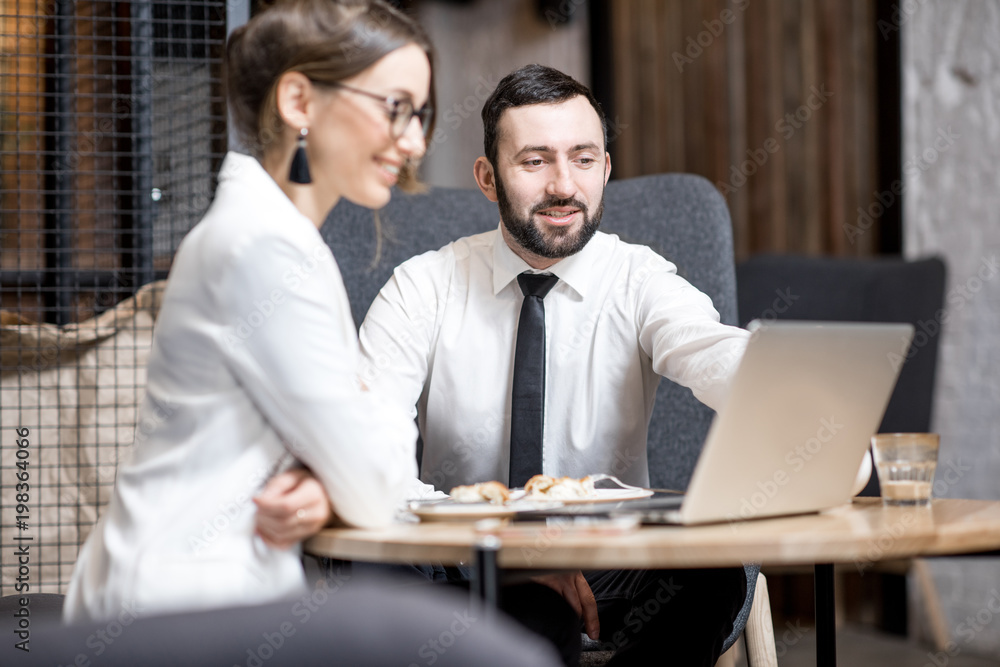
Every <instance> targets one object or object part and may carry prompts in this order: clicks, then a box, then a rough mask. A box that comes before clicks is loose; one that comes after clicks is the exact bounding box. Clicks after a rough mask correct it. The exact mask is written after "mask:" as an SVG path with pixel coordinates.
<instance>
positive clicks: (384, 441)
mask: <svg viewBox="0 0 1000 667" xmlns="http://www.w3.org/2000/svg"><path fill="white" fill-rule="evenodd" d="M219 181H220V182H219V187H218V190H217V192H216V196H215V200H214V202H213V203H212V206H211V208H210V209H209V211H208V213H207V214H206V216H205V218H204V219H203V220H202V221H201V222H200V223H199V224H198V225H197V226H196V227H195V228H194V229H193V230H192V231H191V233H190V234H188V236H187V237H186V238H185V239H184V241H183V242H182V243H181V247H180V248H179V250H178V252H177V255H176V257H175V259H174V264H173V267H172V269H171V273H170V279H169V281H168V284H167V288H166V292H165V295H164V301H163V305H162V308H161V310H160V313H159V317H158V319H157V322H156V329H155V333H154V337H153V348H152V351H151V355H150V359H149V365H148V380H147V384H146V393H145V397H144V399H143V403H142V406H141V411H140V415H139V420H138V424H137V428H136V437H135V445H134V447H133V449H132V452H131V454H130V456H129V458H127V459H126V460H124V461H123V462H122V463H121V464H120V466H119V469H118V477H117V480H116V484H115V491H114V495H113V497H112V498H111V501H110V504H109V506H108V508H107V510H106V511H105V512H104V515H103V516H102V517H101V519H100V521H99V522H98V523H97V525H96V527H95V528H94V530H93V532H92V533H91V534H90V536H89V538H88V539H87V542H86V544H85V545H84V547H83V549H82V550H81V552H80V556H79V560H78V561H77V564H76V569H75V571H74V573H73V579H72V582H71V584H70V589H69V593H68V597H67V600H66V604H65V611H64V616H65V618H66V620H68V621H70V622H76V621H84V620H102V619H109V618H116V617H118V615H119V614H120V613H121V612H122V611H123V610H124V609H125V608H126V607H128V608H133V609H135V610H138V611H139V612H140V613H148V612H158V613H162V612H169V611H181V610H191V609H202V608H210V607H219V606H230V605H238V604H250V603H257V602H265V601H269V600H274V599H277V598H280V597H283V596H287V595H291V594H295V593H297V592H299V591H301V590H303V588H304V583H305V582H304V577H303V573H302V566H301V563H300V560H299V558H300V550H299V549H298V548H293V549H288V550H281V549H276V548H272V547H269V546H267V545H265V544H264V543H263V541H262V540H261V539H260V538H259V537H256V536H255V535H254V526H255V506H254V504H253V502H252V500H251V499H252V498H253V496H254V495H256V494H257V493H258V492H259V491H260V489H261V488H262V487H263V486H264V485H265V483H266V482H267V480H268V479H269V478H270V477H271V476H273V474H274V473H275V472H277V471H279V470H281V469H283V468H286V467H288V466H289V465H290V464H291V463H292V462H293V461H294V460H295V459H298V460H299V461H302V462H303V463H305V464H307V465H308V466H309V467H310V468H312V470H313V472H314V473H315V474H316V476H317V477H318V478H319V479H320V480H321V481H322V483H323V485H324V487H325V488H326V491H327V494H328V495H329V497H330V500H331V502H332V504H333V507H334V509H335V511H336V513H337V514H338V515H339V516H340V518H341V519H343V520H344V521H346V522H348V523H351V524H354V525H357V526H378V525H382V524H385V523H388V522H389V521H391V519H392V517H393V515H394V512H395V510H396V508H397V506H398V504H399V503H400V502H401V501H402V496H403V495H404V494H405V491H404V489H405V486H406V484H407V483H408V482H410V480H412V479H413V477H414V476H415V475H416V474H417V472H416V462H415V460H414V458H415V452H414V442H415V439H416V428H415V426H414V424H413V419H412V417H410V416H409V414H408V411H406V410H403V409H400V408H398V407H395V406H393V405H391V404H389V403H387V402H384V401H382V400H381V399H379V398H378V396H377V395H376V394H375V393H373V392H366V391H363V390H362V388H361V385H360V383H359V381H358V371H359V362H360V355H359V351H358V344H357V335H356V333H355V329H354V324H353V319H352V317H351V312H350V308H349V305H348V301H347V294H346V292H345V290H344V285H343V282H342V280H341V277H340V271H339V269H338V268H337V264H336V262H335V261H334V258H333V255H332V254H331V252H330V250H329V248H328V247H327V245H326V244H325V243H324V242H323V239H322V237H321V236H320V234H319V231H318V230H317V229H316V226H315V225H314V224H313V223H312V222H311V221H310V220H309V219H307V218H306V217H304V216H303V215H302V214H301V213H300V212H299V211H298V209H296V208H295V206H294V205H293V204H292V202H291V201H290V200H289V199H288V198H287V197H286V196H285V194H284V193H283V192H282V191H281V190H280V188H279V187H278V186H277V184H276V183H275V182H274V180H273V179H271V177H270V176H269V175H268V174H267V172H265V171H264V169H263V168H262V167H261V165H260V164H259V163H258V162H257V161H256V160H255V159H253V158H251V157H248V156H244V155H239V154H234V153H231V154H229V155H228V156H227V157H226V160H225V162H224V164H223V167H222V171H221V173H220V178H219Z"/></svg>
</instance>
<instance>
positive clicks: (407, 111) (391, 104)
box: [331, 82, 434, 139]
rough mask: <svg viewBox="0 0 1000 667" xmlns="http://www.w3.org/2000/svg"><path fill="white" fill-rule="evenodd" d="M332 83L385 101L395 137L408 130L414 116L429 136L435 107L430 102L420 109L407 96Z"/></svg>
mask: <svg viewBox="0 0 1000 667" xmlns="http://www.w3.org/2000/svg"><path fill="white" fill-rule="evenodd" d="M331 85H333V86H335V87H337V88H343V89H344V90H349V91H351V92H352V93H357V94H358V95H364V96H365V97H370V98H372V99H373V100H378V101H379V102H383V103H384V104H385V105H386V112H387V113H388V114H389V132H390V134H391V135H392V138H393V139H398V138H399V137H401V136H403V133H404V132H406V128H407V127H409V125H410V121H412V120H413V119H414V118H419V119H420V128H421V130H422V131H423V133H424V136H425V137H426V136H427V131H428V130H429V129H430V126H431V120H432V119H433V118H434V109H433V108H432V107H431V105H430V104H425V105H424V106H422V107H420V108H419V109H414V108H413V101H412V100H410V99H409V98H406V97H403V98H397V97H393V96H392V95H388V96H382V95H376V94H375V93H369V92H368V91H367V90H361V89H360V88H355V87H354V86H348V85H347V84H345V83H340V82H334V83H333V84H331Z"/></svg>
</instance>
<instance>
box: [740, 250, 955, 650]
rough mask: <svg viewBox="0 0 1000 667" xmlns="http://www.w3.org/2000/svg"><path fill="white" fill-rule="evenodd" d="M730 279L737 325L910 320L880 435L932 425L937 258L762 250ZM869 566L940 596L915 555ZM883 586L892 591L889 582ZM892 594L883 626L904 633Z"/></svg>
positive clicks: (943, 640) (940, 289)
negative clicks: (909, 576) (909, 577)
mask: <svg viewBox="0 0 1000 667" xmlns="http://www.w3.org/2000/svg"><path fill="white" fill-rule="evenodd" d="M736 278H737V281H736V282H737V287H738V292H739V313H740V322H741V324H743V325H744V326H745V325H746V323H747V322H749V321H750V320H752V319H754V318H763V319H791V320H828V321H829V320H832V321H853V322H909V323H910V324H912V325H913V326H914V327H915V333H914V338H913V342H912V344H911V346H910V350H909V351H908V352H907V351H903V350H901V351H900V359H899V361H900V363H902V364H903V366H902V368H901V369H900V374H899V380H898V381H897V383H896V387H895V389H894V391H893V394H892V397H891V398H890V400H889V405H888V407H887V408H886V411H885V416H884V417H883V419H882V423H881V425H880V426H879V432H881V433H893V432H925V431H929V430H930V427H931V408H932V404H933V399H934V377H935V371H936V368H937V356H938V347H939V344H940V339H941V327H942V320H943V319H944V315H943V311H942V308H943V307H944V286H945V265H944V262H943V261H941V260H940V259H938V258H928V259H921V260H916V261H906V260H903V259H900V258H878V259H842V258H829V257H799V256H793V255H761V256H758V257H753V258H751V259H749V260H747V261H745V262H742V263H740V264H739V265H738V266H737V267H736ZM861 495H865V496H878V495H880V490H879V483H878V475H876V474H874V473H873V474H872V476H871V479H870V480H869V482H868V485H867V486H866V487H865V489H864V490H863V491H862V492H861ZM873 567H874V568H875V571H876V572H879V573H881V574H889V575H902V574H905V573H906V572H907V571H909V570H910V569H911V568H912V569H913V570H914V572H915V575H916V577H915V579H916V583H917V585H918V586H919V587H920V588H921V591H922V592H921V594H922V597H923V598H924V599H925V600H937V599H938V595H937V591H936V589H935V586H934V582H933V579H932V578H931V577H930V576H929V574H928V572H927V568H926V565H925V564H923V563H922V562H921V561H919V560H917V561H903V562H898V563H880V564H878V565H876V566H873ZM882 589H883V591H886V590H895V589H894V588H892V587H890V586H888V585H883V587H882ZM884 594H885V593H883V595H884ZM896 598H897V599H895V600H890V599H887V598H884V599H883V601H882V605H881V608H882V610H883V611H882V613H883V619H882V625H883V626H884V627H885V628H887V629H892V630H893V631H895V632H901V633H904V634H905V632H906V620H905V616H906V614H905V613H893V612H891V611H889V610H892V609H894V608H899V607H901V606H904V605H905V604H906V601H905V599H904V598H903V596H899V595H897V596H896ZM939 610H940V604H938V605H932V604H928V605H926V612H925V613H927V614H929V619H928V621H929V625H930V627H931V628H933V632H934V634H935V641H936V643H937V645H938V648H939V649H941V650H943V649H944V647H945V646H946V645H947V644H948V641H949V637H948V632H947V628H948V627H949V626H948V623H947V619H945V618H944V617H943V616H941V615H940V611H939ZM904 611H905V610H904Z"/></svg>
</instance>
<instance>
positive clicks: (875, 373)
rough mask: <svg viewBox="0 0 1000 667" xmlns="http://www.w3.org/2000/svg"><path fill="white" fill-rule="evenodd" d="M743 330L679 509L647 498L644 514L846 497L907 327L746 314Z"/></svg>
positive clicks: (696, 513)
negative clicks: (728, 386) (734, 365)
mask: <svg viewBox="0 0 1000 667" xmlns="http://www.w3.org/2000/svg"><path fill="white" fill-rule="evenodd" d="M748 328H749V329H750V330H751V331H752V335H751V338H750V342H749V345H748V346H747V350H746V354H745V356H744V357H743V360H742V362H741V363H740V366H739V368H738V370H737V372H736V375H735V377H734V379H733V386H732V391H731V393H730V395H729V399H728V401H727V402H726V404H725V406H724V407H723V409H722V410H721V412H719V414H717V415H716V417H715V420H714V421H713V423H712V427H711V429H710V430H709V433H708V438H707V439H706V441H705V446H704V448H703V449H702V452H701V455H700V456H699V458H698V463H697V465H696V466H695V469H694V473H693V475H692V477H691V482H690V484H689V485H688V489H687V492H686V493H685V495H684V496H683V497H682V498H681V499H679V504H680V507H679V508H676V509H669V508H667V507H663V505H664V504H669V502H670V501H669V500H666V499H664V500H663V501H660V502H657V501H655V500H651V501H649V505H647V506H646V509H645V510H642V512H641V513H643V514H651V516H644V520H646V519H649V518H651V519H653V521H650V522H664V523H682V524H696V523H709V522H720V521H739V520H745V519H754V518H760V517H768V516H776V515H784V514H799V513H806V512H815V511H818V510H822V509H826V508H829V507H834V506H836V505H840V504H842V503H846V502H848V501H849V500H850V499H851V491H852V487H853V486H854V482H855V479H856V477H857V473H858V468H859V467H860V465H861V460H862V458H863V457H864V455H865V453H866V451H867V450H868V445H869V441H870V439H871V436H872V434H873V433H875V432H876V431H877V430H878V426H879V423H880V422H881V420H882V415H883V413H884V412H885V408H886V405H888V403H889V397H890V396H891V395H892V390H893V387H894V386H895V384H896V379H897V377H898V376H899V370H900V367H901V366H902V364H903V360H904V359H905V358H906V354H907V351H908V350H909V346H910V340H911V339H912V337H913V327H912V326H911V325H909V324H860V323H840V322H830V323H827V322H823V323H819V322H794V321H785V322H771V323H766V324H763V323H760V322H757V321H754V322H751V323H750V325H749V326H748ZM873 474H874V473H873ZM639 505H640V506H641V505H642V503H641V502H640V503H639ZM656 505H659V509H655V506H656ZM631 509H632V508H631V507H628V506H625V505H624V504H623V505H622V506H620V507H619V510H622V511H627V510H631ZM635 509H639V507H636V508H635Z"/></svg>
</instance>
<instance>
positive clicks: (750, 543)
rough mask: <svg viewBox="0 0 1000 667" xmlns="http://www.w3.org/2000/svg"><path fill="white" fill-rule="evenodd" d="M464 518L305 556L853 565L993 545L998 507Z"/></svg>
mask: <svg viewBox="0 0 1000 667" xmlns="http://www.w3.org/2000/svg"><path fill="white" fill-rule="evenodd" d="M496 523H497V522H493V524H494V525H492V526H484V525H483V524H476V523H474V522H466V523H457V522H455V523H452V522H448V523H445V522H433V523H400V524H395V525H392V526H390V527H388V528H384V529H379V530H361V529H354V528H327V529H325V530H323V531H321V532H320V533H319V534H317V535H316V536H315V537H313V538H312V539H311V540H309V541H308V542H307V543H306V551H307V552H308V553H312V554H315V555H320V556H329V557H333V558H341V559H345V560H361V561H370V562H381V563H410V562H412V563H427V562H440V563H443V564H445V565H449V564H450V565H454V564H458V563H466V562H470V561H471V559H472V557H473V552H474V549H475V546H476V545H477V543H480V542H481V541H482V540H484V538H487V537H489V536H495V537H496V538H498V539H499V543H500V551H499V554H498V563H499V565H500V566H501V567H505V568H531V569H536V568H537V569H544V568H572V569H604V568H615V569H617V568H622V569H660V568H671V567H727V566H738V565H742V564H743V563H748V562H757V563H763V564H765V565H792V564H798V565H801V564H814V563H855V564H856V565H857V566H858V567H865V566H866V565H870V564H871V563H874V562H876V561H879V560H887V559H896V558H910V557H915V556H929V555H946V554H960V553H973V552H982V551H992V550H997V549H1000V501H986V500H956V499H936V500H934V501H933V502H932V504H931V506H929V507H923V508H899V507H883V506H882V503H881V501H880V500H879V499H878V498H857V499H855V500H854V502H853V503H850V504H846V505H842V506H840V507H835V508H833V509H830V510H826V511H823V512H820V513H814V514H805V515H798V516H789V517H780V518H772V519H755V520H750V521H739V522H730V523H720V524H711V525H703V526H642V527H640V528H637V529H632V530H623V531H617V532H615V531H613V530H612V531H602V530H600V529H588V528H576V527H574V526H566V527H563V526H560V525H552V524H550V525H545V524H530V523H529V524H526V523H514V524H511V523H506V524H500V525H499V526H498V525H496Z"/></svg>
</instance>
